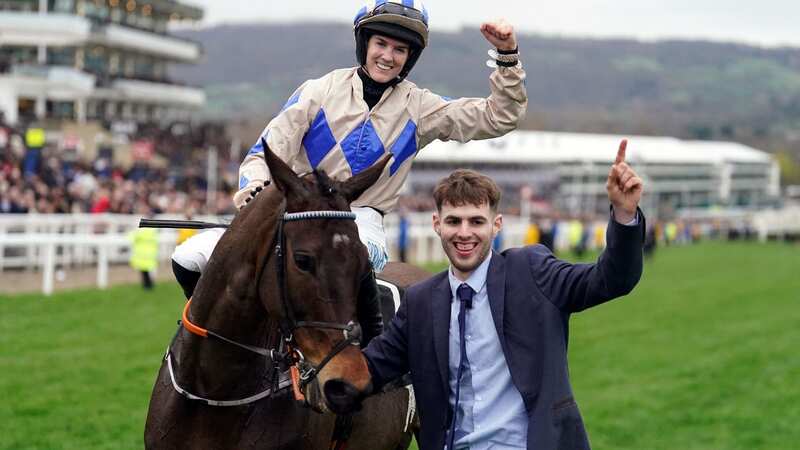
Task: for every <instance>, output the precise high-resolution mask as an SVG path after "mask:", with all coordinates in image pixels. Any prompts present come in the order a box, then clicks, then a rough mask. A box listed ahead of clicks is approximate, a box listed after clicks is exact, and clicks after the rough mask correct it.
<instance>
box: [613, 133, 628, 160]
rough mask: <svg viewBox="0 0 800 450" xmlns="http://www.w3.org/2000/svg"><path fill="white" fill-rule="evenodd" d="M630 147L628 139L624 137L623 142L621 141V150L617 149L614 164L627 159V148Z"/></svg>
mask: <svg viewBox="0 0 800 450" xmlns="http://www.w3.org/2000/svg"><path fill="white" fill-rule="evenodd" d="M626 148H628V140H627V139H623V140H622V142H620V143H619V150H617V159H616V161H614V164H619V163H621V162H623V161H625V149H626Z"/></svg>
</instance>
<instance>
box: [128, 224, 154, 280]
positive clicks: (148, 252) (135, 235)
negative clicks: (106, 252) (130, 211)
mask: <svg viewBox="0 0 800 450" xmlns="http://www.w3.org/2000/svg"><path fill="white" fill-rule="evenodd" d="M129 238H130V239H131V259H130V264H131V267H133V268H134V269H136V270H139V271H143V272H150V271H152V270H155V269H156V267H158V230H156V229H155V228H139V229H137V230H135V231H133V232H131V233H130V235H129Z"/></svg>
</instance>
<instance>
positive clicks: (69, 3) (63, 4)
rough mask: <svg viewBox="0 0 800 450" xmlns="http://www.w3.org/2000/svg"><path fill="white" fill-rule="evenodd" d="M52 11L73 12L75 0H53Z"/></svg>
mask: <svg viewBox="0 0 800 450" xmlns="http://www.w3.org/2000/svg"><path fill="white" fill-rule="evenodd" d="M53 11H55V12H62V13H74V12H75V1H74V0H55V3H54V5H53Z"/></svg>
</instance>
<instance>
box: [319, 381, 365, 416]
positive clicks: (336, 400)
mask: <svg viewBox="0 0 800 450" xmlns="http://www.w3.org/2000/svg"><path fill="white" fill-rule="evenodd" d="M322 390H323V392H324V394H325V399H326V400H327V403H328V406H329V407H330V409H331V411H332V412H334V413H335V414H347V413H350V412H353V411H356V410H358V409H361V399H362V398H363V395H362V393H361V392H359V390H358V389H356V388H355V387H354V386H353V385H352V384H350V383H348V382H346V381H344V380H341V379H334V380H328V381H327V382H325V386H324V387H323V388H322Z"/></svg>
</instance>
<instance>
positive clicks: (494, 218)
mask: <svg viewBox="0 0 800 450" xmlns="http://www.w3.org/2000/svg"><path fill="white" fill-rule="evenodd" d="M502 227H503V216H501V215H500V214H497V212H496V211H492V209H491V207H489V203H488V202H484V203H483V204H481V205H479V206H478V205H472V204H464V205H460V206H453V205H451V204H449V203H443V204H442V208H441V210H440V211H437V212H435V213H434V214H433V229H434V230H435V231H436V234H438V235H439V237H440V238H441V240H442V248H444V252H445V254H446V255H447V258H448V259H449V260H450V264H451V265H452V267H453V274H454V275H455V276H456V277H457V278H458V279H460V280H462V281H463V280H466V279H467V278H468V277H469V275H470V274H471V273H472V271H474V270H475V269H476V268H477V267H478V266H479V265H480V264H481V262H483V260H484V258H486V255H487V254H488V253H489V250H490V249H491V248H492V240H493V239H494V237H495V236H496V235H497V233H498V232H499V231H500V229H501V228H502Z"/></svg>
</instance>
